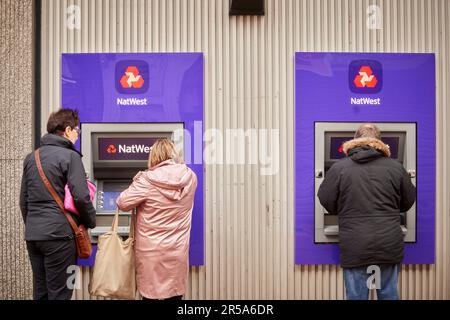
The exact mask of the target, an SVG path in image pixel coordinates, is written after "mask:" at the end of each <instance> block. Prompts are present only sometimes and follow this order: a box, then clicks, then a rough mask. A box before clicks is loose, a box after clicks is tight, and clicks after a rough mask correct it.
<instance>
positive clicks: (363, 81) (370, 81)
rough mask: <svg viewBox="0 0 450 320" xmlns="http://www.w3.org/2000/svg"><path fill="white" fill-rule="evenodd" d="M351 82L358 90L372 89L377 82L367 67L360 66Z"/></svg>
mask: <svg viewBox="0 0 450 320" xmlns="http://www.w3.org/2000/svg"><path fill="white" fill-rule="evenodd" d="M353 82H354V83H355V86H357V87H358V88H364V87H368V88H373V87H375V86H376V85H377V83H378V80H377V77H376V76H375V75H374V74H373V72H372V69H371V68H370V67H369V66H362V67H361V69H359V74H358V75H357V76H356V77H355V80H353Z"/></svg>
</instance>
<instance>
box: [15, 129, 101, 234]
mask: <svg viewBox="0 0 450 320" xmlns="http://www.w3.org/2000/svg"><path fill="white" fill-rule="evenodd" d="M40 158H41V163H42V168H43V170H44V173H45V175H46V176H47V178H48V180H49V181H50V183H51V184H52V186H53V188H54V189H55V191H56V192H57V193H58V195H59V197H60V198H61V200H62V201H64V186H65V185H66V184H67V183H68V184H69V189H70V192H71V194H72V196H73V199H74V203H75V207H76V208H77V210H78V212H79V213H80V216H79V217H77V216H75V215H72V216H73V217H74V220H75V221H76V222H77V223H78V224H80V223H82V224H84V225H85V226H86V227H87V228H95V209H94V206H93V205H92V202H91V201H90V197H89V189H88V186H87V183H86V173H85V171H84V167H83V163H82V162H81V154H80V153H79V152H78V151H77V150H76V149H75V148H74V146H73V144H72V142H70V141H69V140H67V139H66V138H64V137H61V136H58V135H55V134H46V135H45V136H43V137H42V139H41V147H40ZM20 209H21V211H22V217H23V220H24V223H25V240H27V241H40V240H55V239H69V238H73V232H72V229H71V227H70V225H69V222H68V221H67V219H66V217H65V216H64V214H63V212H62V211H61V209H60V208H59V206H58V204H57V203H56V201H55V200H53V197H52V195H51V194H50V192H48V190H47V188H46V187H45V185H44V182H43V181H42V179H41V177H40V175H39V171H38V169H37V165H36V161H35V159H34V153H30V154H28V155H27V156H26V158H25V160H24V163H23V175H22V185H21V190H20Z"/></svg>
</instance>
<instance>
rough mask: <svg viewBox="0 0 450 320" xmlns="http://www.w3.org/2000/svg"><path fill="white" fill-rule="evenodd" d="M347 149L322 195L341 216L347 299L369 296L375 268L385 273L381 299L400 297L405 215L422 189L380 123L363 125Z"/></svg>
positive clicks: (323, 201)
mask: <svg viewBox="0 0 450 320" xmlns="http://www.w3.org/2000/svg"><path fill="white" fill-rule="evenodd" d="M343 150H344V153H345V154H346V155H347V157H346V158H344V159H342V160H340V161H338V162H337V163H336V164H334V165H333V166H332V167H331V168H330V170H329V171H328V173H327V175H326V177H325V179H324V181H323V183H322V184H321V186H320V188H319V192H318V197H319V200H320V203H321V204H322V205H323V206H324V208H325V209H326V210H327V211H328V212H329V213H331V214H338V215H339V247H340V258H341V266H342V267H343V268H344V280H345V287H346V294H347V299H368V296H369V288H368V284H367V279H368V276H369V274H368V273H371V272H372V270H379V271H380V273H381V279H380V280H381V283H380V285H381V287H380V288H378V287H377V296H378V299H392V300H393V299H398V290H397V282H398V272H399V271H400V263H401V262H402V260H403V246H404V243H403V233H402V230H401V227H400V214H401V213H403V212H406V211H408V210H409V209H410V208H411V207H412V205H413V204H414V202H415V198H416V189H415V187H414V185H413V184H412V183H411V179H410V177H409V175H408V173H407V172H406V170H405V169H404V167H403V166H402V165H401V163H399V162H398V161H396V160H393V159H391V158H390V150H389V146H388V145H386V144H384V143H383V142H382V141H381V140H380V130H379V129H378V127H376V126H375V125H373V124H363V125H361V126H360V127H359V128H358V130H357V131H356V133H355V137H354V140H351V141H347V142H346V143H345V144H344V146H343ZM374 268H375V269H374ZM378 268H379V269H378Z"/></svg>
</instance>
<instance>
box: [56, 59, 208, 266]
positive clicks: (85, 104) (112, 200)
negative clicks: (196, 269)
mask: <svg viewBox="0 0 450 320" xmlns="http://www.w3.org/2000/svg"><path fill="white" fill-rule="evenodd" d="M61 63H62V64H61V69H62V74H61V89H62V92H61V93H62V94H61V97H62V106H63V107H67V108H71V109H78V111H79V117H80V122H81V139H80V140H79V142H78V143H77V145H76V147H77V148H78V149H79V150H80V152H81V153H82V154H83V158H82V160H83V164H84V167H85V170H86V171H87V173H88V175H89V178H90V179H91V180H93V181H94V182H95V183H96V185H97V195H96V197H95V200H94V205H95V209H96V211H97V227H96V228H95V229H93V230H90V233H91V237H92V241H93V242H94V243H95V242H96V240H97V237H98V236H99V235H101V234H103V233H105V232H107V231H108V230H109V229H110V227H111V224H112V218H113V214H114V212H115V210H116V199H117V197H118V195H119V194H120V193H121V192H122V191H123V190H124V189H126V188H128V186H129V185H130V184H131V181H132V179H133V177H134V176H135V175H136V173H137V172H139V171H141V170H146V169H147V163H148V157H149V151H150V148H151V146H152V145H153V143H154V142H155V141H156V140H157V139H160V138H168V139H171V140H172V141H174V142H175V144H176V147H177V149H178V151H180V152H181V154H182V156H183V159H184V161H185V163H186V164H187V165H188V166H189V167H190V168H191V169H192V170H193V171H194V172H195V174H196V175H197V190H196V193H195V197H194V207H193V210H192V225H191V237H190V250H189V262H190V264H191V265H203V264H204V223H203V222H204V212H203V210H204V181H203V172H204V166H203V157H202V156H203V77H204V71H203V54H202V53H82V54H63V55H62V62H61ZM119 217H120V218H119V233H121V234H127V233H128V228H129V222H130V213H129V212H121V213H120V216H119ZM79 263H80V264H82V265H92V264H93V263H94V261H93V259H89V260H88V261H79Z"/></svg>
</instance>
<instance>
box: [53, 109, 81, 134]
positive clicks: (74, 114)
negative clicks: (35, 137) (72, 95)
mask: <svg viewBox="0 0 450 320" xmlns="http://www.w3.org/2000/svg"><path fill="white" fill-rule="evenodd" d="M79 124H80V119H79V118H78V110H72V109H59V110H58V111H56V112H53V113H52V114H51V115H50V117H49V118H48V122H47V132H48V133H54V134H58V135H62V134H63V133H64V131H65V130H66V128H67V127H70V128H72V129H74V128H75V127H77V126H78V125H79Z"/></svg>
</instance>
